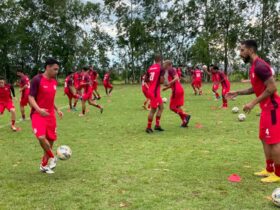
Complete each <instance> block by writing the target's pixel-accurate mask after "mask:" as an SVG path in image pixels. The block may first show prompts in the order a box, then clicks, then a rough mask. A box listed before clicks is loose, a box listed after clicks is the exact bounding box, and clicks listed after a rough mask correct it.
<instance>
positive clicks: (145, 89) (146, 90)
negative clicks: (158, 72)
mask: <svg viewBox="0 0 280 210" xmlns="http://www.w3.org/2000/svg"><path fill="white" fill-rule="evenodd" d="M142 93H143V94H144V96H145V97H146V98H150V94H149V89H147V88H142Z"/></svg>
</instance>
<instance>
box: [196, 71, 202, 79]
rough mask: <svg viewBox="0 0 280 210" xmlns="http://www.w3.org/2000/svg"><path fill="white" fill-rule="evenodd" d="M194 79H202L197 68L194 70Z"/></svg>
mask: <svg viewBox="0 0 280 210" xmlns="http://www.w3.org/2000/svg"><path fill="white" fill-rule="evenodd" d="M194 79H195V80H196V81H201V79H202V71H200V70H199V69H196V70H194Z"/></svg>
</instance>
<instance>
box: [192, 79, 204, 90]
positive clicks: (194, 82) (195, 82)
mask: <svg viewBox="0 0 280 210" xmlns="http://www.w3.org/2000/svg"><path fill="white" fill-rule="evenodd" d="M192 85H193V86H194V87H196V88H201V85H202V84H201V80H194V81H193V82H192Z"/></svg>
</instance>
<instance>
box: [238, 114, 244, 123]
mask: <svg viewBox="0 0 280 210" xmlns="http://www.w3.org/2000/svg"><path fill="white" fill-rule="evenodd" d="M245 119H246V115H245V114H239V115H238V120H239V121H240V122H242V121H244V120H245Z"/></svg>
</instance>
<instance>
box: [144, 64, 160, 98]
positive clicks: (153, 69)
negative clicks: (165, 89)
mask: <svg viewBox="0 0 280 210" xmlns="http://www.w3.org/2000/svg"><path fill="white" fill-rule="evenodd" d="M163 75H164V70H163V69H161V66H160V64H157V63H156V64H153V65H151V66H150V67H149V69H148V71H147V77H148V79H149V91H150V93H151V94H153V96H154V97H160V77H161V76H163Z"/></svg>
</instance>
